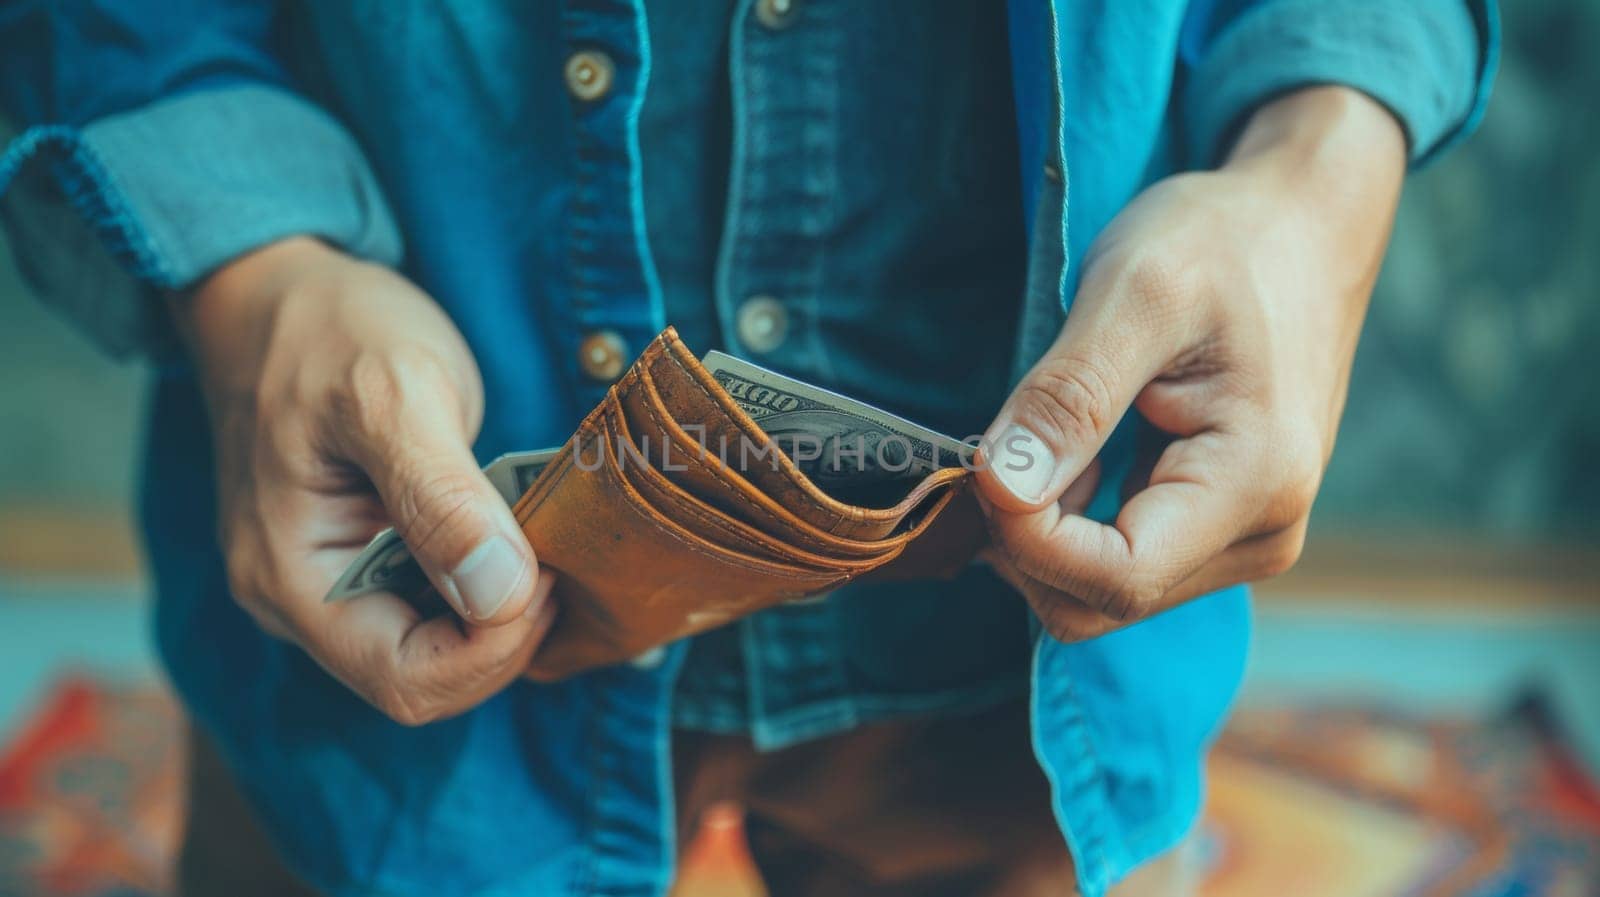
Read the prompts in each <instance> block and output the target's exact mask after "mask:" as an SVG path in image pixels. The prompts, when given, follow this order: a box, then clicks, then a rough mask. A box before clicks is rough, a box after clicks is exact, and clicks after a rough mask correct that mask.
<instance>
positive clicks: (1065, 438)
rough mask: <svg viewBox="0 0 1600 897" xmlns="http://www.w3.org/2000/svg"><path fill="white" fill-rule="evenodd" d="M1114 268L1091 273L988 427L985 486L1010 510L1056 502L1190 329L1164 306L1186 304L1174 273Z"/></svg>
mask: <svg viewBox="0 0 1600 897" xmlns="http://www.w3.org/2000/svg"><path fill="white" fill-rule="evenodd" d="M1101 270H1107V269H1106V268H1104V267H1102V268H1101ZM1109 270H1110V273H1103V274H1097V275H1091V277H1090V279H1088V280H1086V281H1085V283H1084V286H1083V288H1082V289H1081V290H1080V291H1079V293H1078V297H1077V299H1076V300H1075V301H1074V304H1073V308H1072V311H1071V313H1070V314H1069V315H1068V316H1067V322H1066V325H1065V326H1064V327H1063V328H1062V331H1061V335H1060V336H1059V337H1058V338H1057V339H1056V341H1055V343H1054V345H1052V346H1051V347H1050V349H1049V350H1048V351H1047V352H1045V354H1044V356H1043V357H1042V358H1040V359H1039V362H1038V363H1037V364H1035V365H1034V366H1033V369H1032V370H1030V371H1029V372H1028V374H1027V376H1025V377H1023V379H1022V381H1021V382H1020V383H1019V384H1018V385H1017V388H1016V390H1014V391H1013V392H1012V394H1011V396H1010V398H1009V399H1007V400H1006V403H1005V405H1004V406H1003V407H1002V408H1001V409H1000V413H999V414H998V415H997V416H996V417H995V420H994V422H993V423H992V424H990V426H989V429H988V431H987V432H986V433H985V435H984V439H983V442H982V449H981V451H982V458H981V461H980V464H979V469H978V481H979V486H980V488H981V489H983V491H984V493H985V495H987V496H988V498H989V499H990V500H991V501H993V502H994V504H995V505H996V506H998V507H1000V508H1002V509H1004V510H1007V511H1011V512H1015V513H1020V512H1024V511H1037V510H1040V509H1042V508H1044V507H1045V506H1047V505H1049V504H1051V503H1053V502H1054V501H1055V500H1056V498H1057V497H1059V496H1060V495H1061V492H1062V490H1064V489H1066V487H1067V485H1068V484H1069V483H1071V482H1072V481H1073V480H1075V479H1076V478H1077V477H1078V475H1079V474H1080V473H1081V472H1082V471H1083V469H1084V467H1086V466H1087V465H1088V464H1089V462H1090V460H1091V459H1093V458H1094V457H1095V455H1096V454H1098V453H1099V451H1100V449H1101V447H1102V446H1104V445H1105V441H1106V439H1107V438H1108V437H1109V436H1110V435H1111V431H1112V429H1113V428H1114V427H1115V426H1116V424H1117V422H1118V421H1120V420H1121V419H1122V417H1123V415H1124V414H1126V413H1127V410H1128V407H1129V406H1130V405H1132V404H1133V402H1134V399H1135V398H1136V397H1137V396H1138V395H1139V392H1140V391H1141V390H1143V389H1144V387H1145V385H1146V384H1148V383H1150V382H1151V381H1152V380H1154V379H1155V378H1156V377H1157V376H1158V375H1159V374H1160V373H1161V371H1162V370H1163V368H1164V367H1165V366H1166V365H1167V363H1168V362H1169V361H1171V360H1172V359H1173V358H1175V357H1176V356H1177V355H1178V354H1179V352H1180V351H1181V350H1182V348H1183V346H1182V338H1183V334H1184V332H1185V330H1186V329H1187V328H1186V327H1185V326H1184V325H1183V322H1182V321H1181V320H1179V319H1178V318H1176V317H1174V316H1173V315H1171V314H1168V313H1166V312H1165V311H1163V310H1164V309H1166V308H1172V307H1176V308H1182V306H1183V303H1179V302H1175V301H1173V299H1172V298H1171V296H1170V295H1169V294H1171V293H1173V292H1175V291H1176V290H1177V289H1178V287H1177V286H1176V285H1175V282H1174V281H1173V279H1172V278H1168V277H1165V276H1164V275H1161V274H1159V273H1149V272H1150V271H1151V270H1152V269H1150V268H1149V266H1145V267H1143V268H1138V269H1132V268H1126V267H1123V268H1118V267H1116V266H1114V265H1113V266H1111V267H1110V269H1109Z"/></svg>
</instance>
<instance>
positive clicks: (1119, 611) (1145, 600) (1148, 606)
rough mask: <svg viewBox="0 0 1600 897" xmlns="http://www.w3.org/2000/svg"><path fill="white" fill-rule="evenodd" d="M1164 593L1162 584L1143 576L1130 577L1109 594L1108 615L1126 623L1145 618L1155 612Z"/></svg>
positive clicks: (1106, 611)
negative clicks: (1149, 580) (1147, 579)
mask: <svg viewBox="0 0 1600 897" xmlns="http://www.w3.org/2000/svg"><path fill="white" fill-rule="evenodd" d="M1162 594H1163V590H1162V588H1161V587H1160V585H1158V584H1156V583H1153V582H1148V581H1146V580H1145V579H1143V578H1142V577H1133V578H1130V579H1129V581H1127V582H1124V583H1123V584H1122V585H1120V586H1119V587H1118V588H1117V589H1115V590H1114V591H1112V592H1111V593H1110V595H1109V596H1108V600H1107V602H1106V605H1105V613H1106V616H1108V617H1111V618H1112V619H1114V620H1118V621H1120V622H1124V623H1131V622H1134V621H1137V620H1143V619H1145V618H1146V617H1148V616H1150V615H1151V614H1153V613H1155V611H1156V608H1157V607H1158V606H1159V605H1160V602H1161V596H1162Z"/></svg>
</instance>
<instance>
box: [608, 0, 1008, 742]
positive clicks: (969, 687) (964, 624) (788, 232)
mask: <svg viewBox="0 0 1600 897" xmlns="http://www.w3.org/2000/svg"><path fill="white" fill-rule="evenodd" d="M730 9H731V5H730V4H729V3H727V2H726V0H711V2H699V3H696V2H686V3H673V4H659V5H657V6H652V7H651V8H650V12H651V15H650V17H649V22H648V27H649V36H650V40H651V44H652V48H653V61H652V73H651V82H650V85H649V87H648V89H647V90H646V92H645V100H644V105H643V107H642V109H641V111H640V117H639V145H640V153H641V159H642V174H643V186H644V196H645V202H644V208H645V222H646V231H647V234H648V236H649V238H650V240H649V242H650V247H651V253H652V255H653V256H654V258H655V267H656V273H657V276H658V278H659V280H660V283H661V293H662V304H663V308H664V309H665V312H666V319H667V320H668V321H670V322H671V323H672V324H673V325H674V326H676V327H677V328H678V332H679V333H680V335H682V336H683V338H684V340H685V342H686V343H687V344H688V345H689V346H691V347H692V348H694V349H696V350H698V351H704V350H706V349H712V348H717V349H724V350H727V351H733V352H744V353H746V354H750V355H752V356H753V357H754V358H756V359H757V360H759V361H760V362H762V363H763V364H767V365H770V366H773V367H776V368H779V369H782V370H784V371H786V372H789V373H792V374H795V375H797V376H800V377H803V378H805V379H808V380H810V381H812V382H817V383H821V384H824V385H827V386H829V387H831V388H833V389H837V390H841V391H843V392H846V393H849V394H852V395H857V396H861V397H864V398H867V399H869V400H871V401H874V402H876V403H878V404H881V405H884V406H886V407H889V408H890V409H892V410H894V411H896V412H899V413H900V414H903V415H907V416H909V417H913V418H916V419H918V420H923V421H926V422H928V423H929V424H930V425H933V426H937V427H939V428H940V429H943V430H946V431H948V432H952V433H961V434H968V433H980V432H982V431H983V428H984V427H985V425H987V424H988V422H989V420H990V418H991V417H992V416H993V414H994V410H995V409H996V408H998V407H999V406H1000V403H1001V402H1002V401H1004V399H1005V395H1006V391H1007V386H1008V380H1009V377H1010V363H1009V362H1010V356H1011V351H1012V345H1013V342H1014V340H1015V338H1016V322H1017V317H1018V313H1019V312H1020V310H1021V302H1022V287H1023V276H1024V273H1025V271H1024V266H1025V264H1026V254H1025V245H1024V243H1025V228H1024V226H1023V221H1022V199H1021V188H1020V183H1019V179H1018V178H1017V177H1016V172H1015V170H1014V169H1015V166H1016V159H1017V135H1016V127H1015V124H1014V114H1013V112H1012V110H1011V104H1010V102H1009V98H1010V96H1011V86H1010V66H1009V64H1008V62H1007V49H1006V43H1007V35H1006V20H1005V17H1004V16H1001V15H997V14H995V13H994V10H993V4H992V3H990V2H989V0H909V2H906V0H901V2H877V3H869V4H855V5H853V6H851V7H849V8H848V9H846V8H845V7H844V6H843V5H839V4H807V5H806V7H805V8H804V9H803V10H801V11H799V12H797V13H791V14H790V15H791V16H793V17H794V20H793V21H791V22H786V23H784V24H783V27H782V28H781V29H779V30H776V31H774V30H771V29H768V28H760V29H757V30H755V31H753V32H743V31H741V30H739V29H737V28H735V29H734V30H733V31H732V38H731V40H730V39H729V37H728V36H729V34H730V28H729V20H730V18H731V16H730ZM801 16H803V17H804V24H805V27H804V29H801V28H800V27H799V25H800V22H799V17H801ZM887 35H895V36H896V38H897V41H898V44H899V45H898V47H897V48H896V49H895V50H894V51H893V54H892V56H886V55H885V50H884V40H885V37H886V36H887ZM708 50H709V51H710V52H708ZM735 59H737V60H739V63H740V65H741V66H742V71H741V73H740V77H739V78H738V79H736V80H735V79H731V78H730V77H729V63H730V62H731V61H732V60H735ZM885 65H892V66H893V68H894V69H895V70H897V71H903V72H905V73H906V74H907V77H846V76H844V75H843V73H849V72H858V73H862V74H863V75H868V74H870V73H874V72H876V71H877V70H878V69H880V68H881V67H883V66H885ZM808 67H826V68H827V69H830V70H834V71H837V72H839V73H841V75H840V76H832V77H810V78H807V77H798V78H796V77H788V76H787V73H791V72H804V71H805V70H806V69H807V68H808ZM997 100H998V102H997ZM884 116H895V117H896V118H897V119H898V121H897V123H896V126H895V127H894V128H885V129H878V130H876V131H875V132H873V136H872V138H871V139H868V140H863V139H859V137H858V136H857V135H859V134H861V133H863V132H864V131H865V130H866V128H865V126H864V123H866V122H869V121H872V120H874V119H878V118H882V117H884ZM817 122H828V123H833V124H829V125H828V126H824V127H818V126H816V125H815V124H814V123H817ZM852 123H862V124H852ZM930 187H931V188H932V189H929V188H930ZM975 309H986V311H985V313H984V314H981V315H977V314H974V313H973V311H974V310H975ZM752 316H754V317H752ZM753 321H759V322H761V323H762V324H764V325H765V326H766V327H767V328H769V329H768V330H763V331H759V332H749V331H750V328H751V326H752V322H753ZM750 338H753V339H754V341H753V342H752V341H751V339H750ZM1029 643H1030V634H1029V631H1028V621H1027V614H1026V610H1025V607H1024V605H1023V603H1022V602H1021V601H1020V600H1019V599H1018V597H1017V596H1016V594H1015V593H1014V592H1012V591H1011V590H1010V589H1009V588H1008V587H1006V586H1005V585H1004V584H1003V583H1001V582H1000V581H999V580H998V579H997V578H996V577H995V576H994V575H993V574H992V573H991V572H990V571H989V570H988V568H986V567H975V568H973V569H971V570H969V571H968V572H967V573H966V574H965V575H963V576H961V577H959V578H958V579H957V580H956V581H954V582H937V583H917V584H915V585H911V586H901V585H885V584H877V585H861V584H852V585H851V586H847V587H845V588H842V589H839V590H838V591H836V592H834V593H833V594H832V595H830V596H828V598H827V599H826V600H825V601H820V602H807V603H804V604H800V605H794V606H789V607H785V608H782V609H781V610H777V611H775V612H771V613H765V614H758V615H756V616H754V617H751V618H747V619H745V620H743V621H740V622H739V623H736V624H734V625H732V626H728V627H725V628H723V629H719V630H716V631H714V632H712V633H709V634H707V635H704V636H701V637H699V638H697V639H695V641H694V643H693V644H692V645H691V646H690V649H689V653H688V658H687V660H686V661H685V665H684V668H683V670H682V671H681V672H680V674H679V676H678V683H677V690H676V694H675V697H674V708H673V719H674V722H675V724H677V725H679V726H684V727H688V728H694V729H700V730H705V731H713V732H725V733H748V734H750V735H751V736H752V737H753V738H754V739H755V742H756V744H757V745H759V746H762V747H780V746H783V745H785V744H789V743H792V742H795V741H798V740H800V739H803V738H810V737H815V736H820V735H825V734H829V733H832V732H836V731H839V730H842V729H846V728H849V727H851V726H854V725H857V724H859V723H863V722H870V721H873V720H877V719H883V718H885V717H889V716H895V715H901V714H908V713H926V712H930V711H944V712H956V711H962V710H970V709H975V708H977V707H981V706H983V705H987V704H993V703H994V702H996V701H999V700H1003V699H1006V698H1020V697H1022V696H1023V695H1025V694H1026V689H1027V683H1028V658H1029V650H1028V649H1029Z"/></svg>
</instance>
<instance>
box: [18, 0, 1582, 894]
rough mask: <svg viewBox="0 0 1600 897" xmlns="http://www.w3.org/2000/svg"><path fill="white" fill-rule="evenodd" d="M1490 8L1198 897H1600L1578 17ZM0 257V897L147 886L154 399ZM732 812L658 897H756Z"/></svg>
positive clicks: (1249, 690)
mask: <svg viewBox="0 0 1600 897" xmlns="http://www.w3.org/2000/svg"><path fill="white" fill-rule="evenodd" d="M1503 10H1504V15H1505V18H1506V23H1505V24H1506V39H1507V44H1506V50H1505V57H1504V61H1503V64H1502V69H1501V72H1500V77H1499V80H1498V83H1497V85H1496V89H1495V99H1494V102H1493V103H1492V105H1491V107H1490V111H1489V115H1488V118H1487V120H1486V121H1485V123H1484V126H1483V128H1482V130H1481V131H1480V132H1479V133H1478V134H1477V136H1475V137H1474V138H1473V139H1472V140H1471V141H1470V142H1469V143H1468V144H1466V145H1465V146H1464V147H1463V148H1461V149H1460V150H1458V151H1457V152H1455V153H1454V154H1453V155H1451V156H1449V157H1448V158H1446V159H1445V160H1444V161H1442V162H1441V163H1439V164H1438V165H1437V166H1435V167H1433V168H1432V169H1429V170H1428V171H1425V172H1423V173H1421V174H1420V175H1418V176H1416V177H1415V178H1414V179H1413V180H1412V181H1411V182H1410V184H1409V186H1408V188H1407V192H1406V196H1405V199H1404V202H1403V205H1402V208H1401V212H1400V220H1399V226H1398V229H1397V233H1396V236H1395V239H1394V244H1393V248H1392V251H1391V253H1390V256H1389V259H1388V262H1387V265H1386V267H1385V271H1384V274H1383V277H1382V279H1381V281H1380V283H1379V286H1378V291H1377V295H1376V297H1375V298H1374V301H1373V308H1372V314H1371V318H1370V322H1369V324H1368V327H1367V330H1366V333H1365V336H1364V338H1363V341H1362V345H1361V350H1360V354H1359V357H1358V360H1357V367H1356V371H1355V376H1354V382H1353V386H1352V391H1351V397H1350V403H1349V410H1348V412H1347V414H1346V417H1345V423H1344V427H1343V430H1342V431H1341V436H1340V444H1339V447H1338V450H1337V452H1336V454H1335V457H1334V461H1333V465H1332V467H1331V469H1330V470H1329V472H1328V476H1327V480H1326V483H1325V485H1324V487H1323V490H1322V494H1321V498H1320V500H1319V504H1318V506H1317V510H1316V514H1315V516H1314V525H1313V529H1312V534H1311V538H1310V543H1309V545H1308V548H1307V552H1306V556H1305V560H1304V561H1303V563H1302V564H1301V566H1300V567H1299V568H1298V569H1297V570H1296V571H1295V572H1293V573H1291V574H1290V575H1288V576H1286V577H1284V578H1282V579H1281V580H1279V581H1276V582H1273V583H1270V584H1267V585H1265V586H1263V587H1262V588H1261V589H1260V590H1259V595H1260V601H1259V611H1260V625H1259V628H1258V630H1257V635H1256V646H1255V655H1254V659H1253V661H1252V667H1251V671H1250V674H1249V679H1248V683H1247V687H1246V692H1245V695H1244V697H1243V699H1242V702H1241V711H1240V713H1239V714H1238V716H1237V717H1236V718H1235V721H1234V722H1233V723H1232V724H1231V725H1230V728H1229V730H1228V731H1227V732H1226V733H1225V734H1224V735H1223V737H1222V740H1221V746H1220V747H1219V749H1218V751H1217V755H1216V757H1215V758H1214V759H1213V761H1212V766H1213V777H1212V790H1211V796H1210V803H1209V808H1208V815H1207V822H1206V825H1205V826H1204V829H1203V831H1202V832H1201V833H1200V834H1199V835H1198V836H1197V839H1196V840H1197V844H1198V847H1197V848H1196V851H1195V852H1196V855H1197V860H1196V862H1197V864H1198V872H1197V874H1199V875H1201V876H1203V878H1204V880H1205V882H1206V884H1205V889H1204V892H1205V893H1206V894H1208V895H1214V897H1222V895H1237V897H1244V895H1255V894H1263V895H1266V894H1273V895H1277V894H1284V893H1294V894H1299V895H1319V894H1329V895H1332V894H1339V895H1352V894H1370V895H1374V897H1386V895H1400V894H1414V893H1424V892H1426V893H1434V894H1442V895H1455V894H1473V895H1498V894H1505V895H1510V894H1519V895H1522V894H1529V895H1532V894H1550V895H1569V894H1570V895H1580V894H1581V895H1593V894H1597V893H1600V792H1597V790H1596V787H1595V782H1596V781H1600V694H1597V691H1600V587H1597V585H1596V582H1597V580H1596V574H1597V573H1600V552H1597V550H1596V547H1597V545H1600V515H1597V513H1596V511H1597V508H1600V476H1597V474H1596V459H1597V458H1600V376H1596V374H1595V373H1594V368H1593V359H1594V356H1593V354H1592V353H1593V352H1594V350H1595V347H1596V346H1597V345H1600V152H1597V150H1596V146H1600V119H1597V118H1596V117H1595V116H1594V115H1593V114H1592V112H1593V108H1594V102H1595V97H1596V96H1597V94H1600V61H1597V54H1595V53H1594V52H1593V50H1594V46H1595V44H1596V40H1597V39H1600V0H1517V2H1515V3H1505V4H1503ZM3 134H4V124H3V123H0V135H3ZM3 247H4V243H3V242H0V383H3V384H4V387H3V388H0V895H6V894H13V893H15V894H52V895H53V894H86V895H87V894H96V895H99V894H109V893H119V894H122V893H134V894H143V893H160V892H162V891H163V889H164V888H165V887H166V886H167V877H166V875H167V873H166V863H167V860H168V858H169V856H170V851H171V849H172V845H173V843H174V838H175V836H176V833H177V832H178V830H179V825H180V824H181V819H180V817H181V799H180V789H179V787H178V784H177V783H178V781H179V778H178V764H179V763H180V762H181V758H180V756H179V754H180V752H179V751H178V749H177V748H178V744H179V734H178V733H179V731H180V729H179V727H180V726H181V722H180V720H179V717H178V715H177V713H176V711H175V710H174V709H173V708H172V706H171V703H170V701H169V700H168V699H167V698H166V697H165V693H164V691H163V690H162V686H161V683H160V678H159V677H160V674H159V670H158V667H157V664H156V662H155V660H154V658H153V652H152V648H151V645H150V644H149V640H148V638H147V634H146V627H147V619H146V618H147V614H148V608H149V596H148V594H147V591H146V585H145V581H144V578H143V573H142V570H141V560H140V556H139V551H138V549H137V544H136V540H135V537H134V535H133V529H132V525H131V520H132V516H133V501H134V495H135V468H136V460H137V455H138V452H139V448H140V444H141V440H142V433H141V426H142V423H141V421H142V402H143V396H144V393H145V392H146V386H147V381H148V378H149V376H150V374H149V372H148V371H147V370H146V369H144V368H141V367H139V366H137V365H133V364H117V363H114V362H112V361H110V360H107V359H106V358H103V357H101V356H99V355H97V354H96V353H95V351H94V350H93V349H92V348H91V347H90V345H89V344H88V342H87V341H86V340H85V339H83V338H81V337H80V336H78V335H77V334H76V333H75V332H74V331H72V330H71V329H70V327H69V326H68V325H67V324H66V323H65V322H64V321H62V320H59V319H57V318H56V317H54V316H53V315H52V314H51V313H50V312H49V311H48V310H46V309H45V308H43V307H42V306H40V305H39V304H38V303H36V302H34V301H33V300H32V299H30V298H29V297H28V296H27V295H26V293H25V291H24V289H23V287H22V285H21V284H20V282H19V281H18V278H17V276H16V273H15V265H14V260H13V259H12V258H11V257H10V255H9V253H8V252H7V251H6V250H5V249H4V248H3ZM730 819H732V821H729V822H727V823H726V825H725V826H724V828H723V829H721V830H719V831H720V834H718V833H715V832H714V833H712V834H711V835H710V836H708V840H705V841H704V842H703V843H702V844H701V845H700V846H699V848H697V850H696V852H695V855H694V857H692V858H691V862H690V864H689V866H690V869H689V871H688V873H687V874H686V876H687V878H686V881H685V883H684V884H683V885H682V886H681V890H682V892H683V893H684V894H685V895H715V894H728V895H731V894H744V893H759V890H758V889H757V888H758V886H756V885H753V884H752V883H751V882H750V881H749V879H748V877H747V876H746V875H745V874H744V872H743V871H741V870H742V869H743V867H742V866H741V865H740V861H739V859H738V845H737V840H738V839H737V837H736V817H730ZM729 832H734V834H733V835H730V834H729Z"/></svg>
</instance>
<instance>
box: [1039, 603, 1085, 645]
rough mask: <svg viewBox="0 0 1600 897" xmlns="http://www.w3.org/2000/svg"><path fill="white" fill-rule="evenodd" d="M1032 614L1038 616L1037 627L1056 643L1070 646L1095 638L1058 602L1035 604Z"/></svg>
mask: <svg viewBox="0 0 1600 897" xmlns="http://www.w3.org/2000/svg"><path fill="white" fill-rule="evenodd" d="M1034 612H1035V613H1037V614H1038V615H1039V625H1041V626H1043V627H1044V631H1045V632H1048V633H1050V637H1051V638H1053V639H1055V640H1056V641H1058V642H1063V643H1066V644H1071V643H1072V642H1081V641H1084V640H1086V639H1090V638H1093V637H1094V636H1095V633H1094V632H1092V631H1090V630H1089V629H1088V628H1087V627H1085V626H1084V625H1083V622H1082V621H1081V620H1080V619H1079V618H1078V617H1077V616H1076V615H1074V614H1070V613H1067V612H1066V610H1065V609H1064V608H1062V607H1061V602H1059V601H1048V602H1037V603H1035V605H1034Z"/></svg>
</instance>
